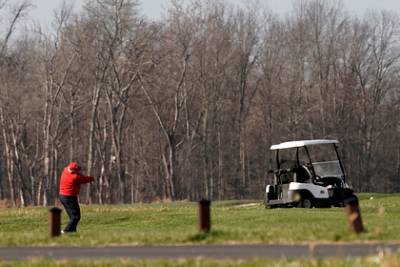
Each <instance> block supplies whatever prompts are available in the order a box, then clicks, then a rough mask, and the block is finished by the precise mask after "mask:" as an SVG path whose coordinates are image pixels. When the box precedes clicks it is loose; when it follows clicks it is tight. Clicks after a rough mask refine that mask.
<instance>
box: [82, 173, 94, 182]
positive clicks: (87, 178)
mask: <svg viewBox="0 0 400 267" xmlns="http://www.w3.org/2000/svg"><path fill="white" fill-rule="evenodd" d="M78 181H79V183H81V184H86V183H90V182H93V181H94V177H92V176H85V175H82V174H79V177H78Z"/></svg>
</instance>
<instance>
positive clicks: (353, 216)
mask: <svg viewBox="0 0 400 267" xmlns="http://www.w3.org/2000/svg"><path fill="white" fill-rule="evenodd" d="M344 206H345V210H346V214H347V221H348V223H349V226H350V228H351V230H352V231H353V232H355V233H356V234H359V233H362V232H365V229H364V227H363V224H362V219H361V212H360V208H359V206H358V198H357V197H356V196H355V195H351V196H349V197H347V198H346V199H345V200H344Z"/></svg>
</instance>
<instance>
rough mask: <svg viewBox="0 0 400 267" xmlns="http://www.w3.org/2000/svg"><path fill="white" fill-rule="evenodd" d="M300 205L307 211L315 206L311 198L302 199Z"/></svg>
mask: <svg viewBox="0 0 400 267" xmlns="http://www.w3.org/2000/svg"><path fill="white" fill-rule="evenodd" d="M299 204H300V205H299V206H300V207H301V208H305V209H311V208H312V207H313V206H314V204H313V201H312V199H311V198H310V197H304V198H302V199H301V200H300V203H299Z"/></svg>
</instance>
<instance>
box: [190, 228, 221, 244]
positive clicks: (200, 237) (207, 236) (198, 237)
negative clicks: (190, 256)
mask: <svg viewBox="0 0 400 267" xmlns="http://www.w3.org/2000/svg"><path fill="white" fill-rule="evenodd" d="M226 235H227V233H226V232H224V231H221V230H212V231H210V232H209V233H204V232H200V233H197V234H195V235H191V236H189V237H188V241H190V242H203V241H211V240H214V239H219V238H221V237H224V236H226Z"/></svg>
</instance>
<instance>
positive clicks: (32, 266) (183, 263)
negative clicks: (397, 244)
mask: <svg viewBox="0 0 400 267" xmlns="http://www.w3.org/2000/svg"><path fill="white" fill-rule="evenodd" d="M9 266H17V267H18V266H21V267H50V266H58V267H83V266H93V267H127V266H131V267H151V266H160V267H196V266H199V267H200V266H209V267H236V266H241V267H267V266H274V267H286V266H290V267H379V266H385V267H395V266H400V255H399V254H397V255H385V254H382V255H378V256H371V257H365V258H351V259H349V258H348V259H296V260H284V259H282V260H266V259H252V260H212V259H201V258H197V259H178V260H128V259H115V260H58V261H55V260H44V259H33V260H25V261H18V262H11V261H10V262H5V261H3V262H2V261H0V267H9Z"/></svg>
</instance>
